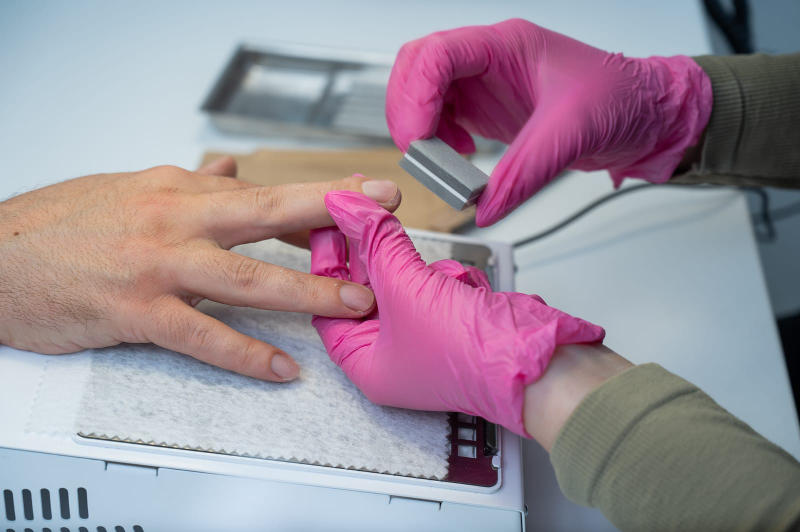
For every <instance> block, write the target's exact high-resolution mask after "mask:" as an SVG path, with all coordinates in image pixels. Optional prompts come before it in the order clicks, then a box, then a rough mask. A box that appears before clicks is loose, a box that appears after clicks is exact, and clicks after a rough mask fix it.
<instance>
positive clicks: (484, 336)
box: [310, 191, 604, 435]
mask: <svg viewBox="0 0 800 532" xmlns="http://www.w3.org/2000/svg"><path fill="white" fill-rule="evenodd" d="M325 204H326V206H327V207H328V211H329V212H330V214H331V217H332V218H333V220H334V222H335V223H336V225H337V226H338V227H339V230H337V229H336V228H327V229H318V230H315V231H313V232H312V234H311V239H310V241H311V271H312V273H315V274H317V275H327V276H330V277H334V278H336V279H342V280H350V281H354V282H357V283H361V284H364V285H367V286H370V287H371V288H372V290H373V292H374V293H375V298H376V301H377V312H376V313H375V314H374V315H372V316H369V317H368V318H366V319H332V318H323V317H319V316H315V317H314V319H313V324H314V326H315V327H316V328H317V331H319V334H320V336H321V337H322V341H323V342H324V344H325V347H326V348H327V350H328V353H329V354H330V356H331V359H333V361H334V362H336V363H337V364H338V365H339V366H340V367H341V368H342V369H343V370H344V372H345V373H346V374H347V376H348V377H350V379H351V380H352V381H353V382H354V383H355V384H356V385H357V386H358V387H359V388H360V389H361V390H362V391H363V392H364V394H365V395H366V396H367V397H368V398H369V399H371V400H372V401H374V402H376V403H379V404H383V405H390V406H396V407H404V408H414V409H421V410H442V411H458V412H466V413H468V414H472V415H479V416H483V417H484V418H486V419H488V420H490V421H492V422H495V423H499V424H501V425H503V426H505V427H508V428H509V429H511V430H513V431H515V432H517V433H518V434H522V435H527V433H526V431H525V428H524V424H523V396H524V390H525V387H526V386H527V385H528V384H530V383H532V382H533V381H535V380H537V379H538V378H539V377H540V376H541V375H542V374H543V372H544V371H545V369H546V367H547V365H548V363H549V361H550V358H551V357H552V355H553V352H554V350H555V349H556V348H557V347H558V346H559V345H562V344H575V343H583V342H599V341H600V340H602V338H603V334H604V332H603V329H602V328H600V327H598V326H596V325H592V324H591V323H588V322H586V321H583V320H580V319H578V318H574V317H572V316H569V315H568V314H565V313H563V312H561V311H559V310H556V309H554V308H551V307H548V306H547V305H546V304H545V303H544V301H542V300H541V298H539V297H537V296H530V295H525V294H519V293H507V292H492V290H491V288H490V287H489V283H488V281H487V279H486V277H485V275H484V274H483V273H482V272H480V271H479V270H477V269H474V268H464V267H462V266H461V265H460V264H459V263H457V262H455V261H440V262H437V263H434V264H432V265H430V266H428V265H426V264H425V262H423V261H422V259H421V258H420V256H419V254H418V253H417V251H416V249H415V248H414V245H413V244H412V243H411V240H410V239H409V238H408V236H407V235H406V234H405V232H404V231H403V228H402V226H401V225H400V222H399V221H398V220H397V218H395V217H394V216H393V215H392V214H390V213H388V212H387V211H386V210H385V209H382V208H381V207H380V206H379V205H378V204H377V203H375V202H374V201H373V200H371V199H369V198H367V197H365V196H363V195H361V194H358V193H354V192H349V191H342V192H330V193H328V194H327V195H326V197H325ZM345 236H346V237H347V239H348V240H349V245H350V248H349V257H350V259H349V266H348V262H347V259H346V257H347V255H348V254H347V252H348V249H347V243H346V242H347V241H346V239H345ZM534 387H535V386H534Z"/></svg>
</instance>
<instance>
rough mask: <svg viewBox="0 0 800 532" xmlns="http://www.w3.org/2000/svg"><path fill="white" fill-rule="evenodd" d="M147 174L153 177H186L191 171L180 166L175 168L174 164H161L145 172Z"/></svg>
mask: <svg viewBox="0 0 800 532" xmlns="http://www.w3.org/2000/svg"><path fill="white" fill-rule="evenodd" d="M145 173H148V174H151V175H153V176H160V177H172V176H183V175H186V174H188V173H189V171H188V170H185V169H183V168H181V167H180V166H175V165H174V164H161V165H158V166H154V167H152V168H149V169H148V170H145Z"/></svg>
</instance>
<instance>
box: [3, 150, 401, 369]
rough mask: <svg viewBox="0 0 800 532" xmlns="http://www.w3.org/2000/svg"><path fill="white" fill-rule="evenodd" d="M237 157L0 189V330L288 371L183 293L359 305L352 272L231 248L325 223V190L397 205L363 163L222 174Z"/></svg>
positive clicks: (253, 302)
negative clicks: (265, 174) (344, 168)
mask: <svg viewBox="0 0 800 532" xmlns="http://www.w3.org/2000/svg"><path fill="white" fill-rule="evenodd" d="M235 171H236V169H235V163H234V162H233V160H232V159H230V158H228V159H222V160H220V161H217V162H215V163H212V164H211V165H209V166H208V167H206V168H204V169H201V170H200V171H199V172H197V173H194V172H189V171H187V170H183V169H181V168H175V167H169V166H164V167H157V168H152V169H150V170H145V171H143V172H133V173H121V174H101V175H93V176H88V177H83V178H80V179H74V180H71V181H66V182H64V183H59V184H57V185H53V186H50V187H46V188H43V189H40V190H34V191H32V192H28V193H27V194H22V195H20V196H17V197H15V198H12V199H10V200H8V201H5V202H3V203H0V343H2V344H6V345H9V346H12V347H16V348H19V349H26V350H30V351H37V352H40V353H48V354H55V353H68V352H73V351H78V350H80V349H83V348H90V347H103V346H109V345H114V344H118V343H120V342H153V343H156V344H158V345H161V346H163V347H166V348H169V349H174V350H176V351H180V352H182V353H185V354H188V355H191V356H193V357H195V358H198V359H200V360H203V361H205V362H208V363H209V364H214V365H216V366H220V367H222V368H226V369H229V370H232V371H236V372H238V373H242V374H245V375H250V376H252V377H256V378H260V379H268V380H290V379H293V378H295V377H296V376H297V374H298V367H297V365H296V364H295V362H294V361H293V360H292V359H291V358H290V357H289V356H288V355H287V354H286V353H283V352H282V351H280V350H279V349H277V348H275V347H273V346H271V345H269V344H266V343H264V342H260V341H258V340H255V339H253V338H250V337H248V336H245V335H243V334H240V333H238V332H236V331H234V330H233V329H231V328H229V327H227V326H226V325H224V324H222V323H221V322H219V321H216V320H214V319H213V318H211V317H209V316H207V315H205V314H203V313H201V312H199V311H197V310H195V309H194V308H192V307H193V306H194V305H195V304H197V302H199V301H200V300H201V299H203V298H208V299H213V300H215V301H219V302H222V303H227V304H231V305H240V306H251V307H258V308H264V309H274V310H285V311H297V312H309V313H315V314H321V315H325V316H338V317H348V318H358V317H362V316H364V315H366V314H367V313H369V312H370V311H371V310H372V308H373V306H374V296H373V294H372V293H371V292H370V291H369V289H367V288H364V287H363V286H361V285H360V284H358V283H352V282H344V281H341V280H338V279H329V278H324V277H317V276H314V275H308V274H305V273H300V272H296V271H293V270H288V269H285V268H280V267H277V266H274V265H271V264H267V263H264V262H260V261H257V260H253V259H250V258H247V257H244V256H242V255H238V254H236V253H233V252H230V251H228V250H229V249H230V248H231V247H232V246H235V245H237V244H243V243H245V242H255V241H258V240H263V239H266V238H271V237H276V236H281V235H284V234H288V233H293V232H297V231H302V230H306V229H309V228H315V227H323V226H326V225H330V224H331V223H332V222H331V218H330V216H329V215H328V212H327V210H326V209H325V205H324V203H323V197H324V195H325V193H326V192H328V191H330V190H335V189H349V190H358V191H362V190H363V191H364V192H371V194H372V196H373V197H374V198H375V199H376V200H378V201H381V202H382V205H384V206H385V207H387V208H392V209H393V208H395V207H397V204H398V203H399V192H398V190H397V187H396V186H394V185H393V184H392V183H389V182H375V181H373V182H370V183H369V184H366V183H365V182H366V181H367V180H366V179H365V178H360V177H351V178H348V179H344V180H340V181H332V182H328V183H314V184H297V185H287V186H280V187H262V186H256V185H252V184H249V183H245V182H242V181H239V180H237V179H232V178H231V177H223V176H226V175H227V176H232V175H235ZM209 174H217V175H209ZM362 185H363V187H362Z"/></svg>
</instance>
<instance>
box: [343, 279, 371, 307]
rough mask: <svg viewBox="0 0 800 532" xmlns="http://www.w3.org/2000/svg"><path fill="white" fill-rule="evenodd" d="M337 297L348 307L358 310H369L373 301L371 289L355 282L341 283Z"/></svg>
mask: <svg viewBox="0 0 800 532" xmlns="http://www.w3.org/2000/svg"><path fill="white" fill-rule="evenodd" d="M339 297H340V298H341V299H342V303H344V304H345V305H346V306H347V307H348V308H351V309H353V310H357V311H359V312H363V311H365V310H369V309H370V307H372V303H373V302H374V301H375V294H373V293H372V290H370V289H369V288H366V287H364V286H360V285H357V284H343V285H342V287H341V288H339Z"/></svg>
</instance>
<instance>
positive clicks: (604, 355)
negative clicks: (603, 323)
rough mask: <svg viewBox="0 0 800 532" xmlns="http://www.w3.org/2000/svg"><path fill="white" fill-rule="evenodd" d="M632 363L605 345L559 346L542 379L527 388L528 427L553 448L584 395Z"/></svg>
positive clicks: (525, 415)
mask: <svg viewBox="0 0 800 532" xmlns="http://www.w3.org/2000/svg"><path fill="white" fill-rule="evenodd" d="M632 366H633V364H631V363H630V362H629V361H627V360H626V359H624V358H623V357H621V356H620V355H618V354H617V353H615V352H614V351H612V350H611V349H609V348H607V347H606V346H604V345H602V344H573V345H564V346H561V347H559V348H558V349H556V352H555V354H554V355H553V358H552V360H551V361H550V365H549V366H548V367H547V370H546V372H545V374H544V375H543V376H542V378H540V379H539V380H538V381H536V382H534V383H533V384H531V385H529V386H528V387H527V388H526V390H525V410H524V414H523V415H524V418H525V430H527V431H528V434H530V435H531V436H533V438H534V439H535V440H536V441H538V442H539V443H540V444H541V445H542V447H544V448H545V449H547V450H548V451H550V449H551V448H552V447H553V443H555V440H556V437H557V436H558V433H559V431H560V430H561V427H563V426H564V423H566V422H567V419H569V416H570V415H571V414H572V412H573V411H574V410H575V408H576V407H577V406H578V404H580V402H581V401H582V400H583V398H584V397H586V395H588V394H589V392H591V391H592V390H594V389H596V388H597V387H599V386H600V385H601V384H603V383H604V382H605V381H607V380H608V379H610V378H611V377H613V376H615V375H618V374H620V373H622V372H623V371H625V370H626V369H628V368H630V367H632Z"/></svg>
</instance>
